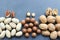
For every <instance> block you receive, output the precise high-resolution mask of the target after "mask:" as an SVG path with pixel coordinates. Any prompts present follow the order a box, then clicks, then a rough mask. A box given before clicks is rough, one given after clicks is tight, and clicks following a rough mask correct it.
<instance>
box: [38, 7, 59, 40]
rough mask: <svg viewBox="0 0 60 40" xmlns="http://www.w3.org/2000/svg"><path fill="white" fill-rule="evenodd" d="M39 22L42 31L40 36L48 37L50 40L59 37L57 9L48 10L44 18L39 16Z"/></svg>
mask: <svg viewBox="0 0 60 40" xmlns="http://www.w3.org/2000/svg"><path fill="white" fill-rule="evenodd" d="M39 20H40V21H41V23H40V24H39V28H40V29H41V30H42V35H44V36H50V38H51V39H56V38H57V37H60V16H59V15H58V10H57V9H53V10H52V9H51V8H48V9H47V10H46V16H45V15H41V16H40V17H39Z"/></svg>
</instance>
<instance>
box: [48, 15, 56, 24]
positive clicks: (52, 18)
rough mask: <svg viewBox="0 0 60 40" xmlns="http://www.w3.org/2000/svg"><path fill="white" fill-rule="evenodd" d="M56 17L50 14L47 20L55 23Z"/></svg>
mask: <svg viewBox="0 0 60 40" xmlns="http://www.w3.org/2000/svg"><path fill="white" fill-rule="evenodd" d="M55 19H56V18H55V17H54V16H48V17H47V21H48V22H49V23H54V22H55Z"/></svg>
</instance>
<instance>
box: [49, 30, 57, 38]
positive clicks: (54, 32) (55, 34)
mask: <svg viewBox="0 0 60 40" xmlns="http://www.w3.org/2000/svg"><path fill="white" fill-rule="evenodd" d="M50 38H51V39H56V38H57V32H56V31H53V32H51V34H50Z"/></svg>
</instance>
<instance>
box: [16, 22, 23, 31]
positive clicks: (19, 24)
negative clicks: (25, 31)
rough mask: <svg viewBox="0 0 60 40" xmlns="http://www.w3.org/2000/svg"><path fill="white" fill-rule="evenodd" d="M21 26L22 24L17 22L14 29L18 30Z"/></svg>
mask: <svg viewBox="0 0 60 40" xmlns="http://www.w3.org/2000/svg"><path fill="white" fill-rule="evenodd" d="M21 28H22V24H21V23H18V24H17V26H16V30H17V31H20V30H21Z"/></svg>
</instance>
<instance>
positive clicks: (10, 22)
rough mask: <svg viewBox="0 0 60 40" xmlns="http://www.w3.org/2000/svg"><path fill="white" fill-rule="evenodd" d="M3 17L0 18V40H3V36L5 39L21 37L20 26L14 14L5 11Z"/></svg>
mask: <svg viewBox="0 0 60 40" xmlns="http://www.w3.org/2000/svg"><path fill="white" fill-rule="evenodd" d="M5 15H6V17H0V38H4V37H5V35H6V37H7V38H11V37H13V36H22V34H23V32H22V31H21V28H22V24H21V23H20V22H19V19H17V18H15V13H14V12H13V11H12V12H10V11H9V10H7V11H6V14H5Z"/></svg>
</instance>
